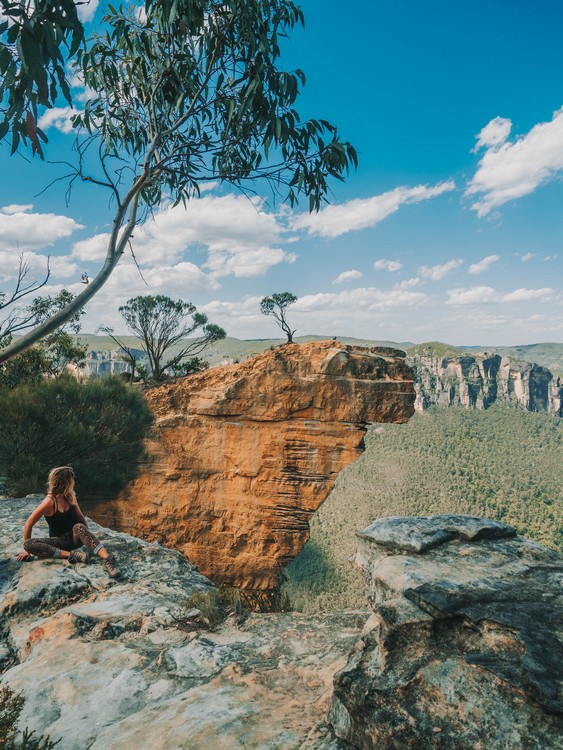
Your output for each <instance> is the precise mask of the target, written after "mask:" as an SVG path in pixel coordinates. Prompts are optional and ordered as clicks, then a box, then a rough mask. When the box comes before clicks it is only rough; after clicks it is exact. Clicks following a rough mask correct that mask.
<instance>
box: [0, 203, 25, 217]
mask: <svg viewBox="0 0 563 750" xmlns="http://www.w3.org/2000/svg"><path fill="white" fill-rule="evenodd" d="M32 208H33V203H12V204H10V205H9V206H2V208H0V214H7V215H8V216H10V215H11V214H21V213H24V212H25V211H31V209H32Z"/></svg>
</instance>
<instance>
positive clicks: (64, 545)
mask: <svg viewBox="0 0 563 750" xmlns="http://www.w3.org/2000/svg"><path fill="white" fill-rule="evenodd" d="M74 481H75V478H74V471H73V470H72V468H71V467H70V466H59V467H57V468H56V469H51V471H50V472H49V484H48V491H47V497H46V498H45V499H44V500H43V501H42V502H41V503H40V505H38V506H37V508H36V509H35V510H34V511H33V513H32V514H31V515H30V516H29V518H28V519H27V521H26V523H25V526H24V527H23V547H24V550H25V552H20V554H19V555H18V556H17V558H16V559H17V560H19V561H22V560H28V559H29V558H30V557H31V555H35V556H36V557H40V558H43V559H45V558H49V557H60V558H63V559H65V560H68V562H69V563H71V564H75V563H79V562H81V563H84V562H87V561H88V558H87V555H86V553H85V552H83V551H81V550H80V549H79V547H82V546H83V545H86V547H88V549H90V550H92V552H93V553H94V554H96V555H98V556H99V557H101V559H102V565H103V566H104V568H105V569H106V571H107V572H108V575H110V576H111V577H112V578H117V577H118V576H119V575H120V570H119V567H118V565H117V562H116V560H115V557H114V556H113V555H112V554H111V553H110V552H108V551H107V550H106V548H105V547H104V545H103V544H102V543H101V542H99V541H98V540H97V539H96V537H95V536H93V535H92V534H91V533H90V531H89V530H88V527H87V525H86V519H85V518H84V515H83V513H82V511H81V510H80V508H79V506H78V502H77V500H76V495H75V494H74ZM41 516H45V518H46V519H47V524H48V525H49V536H48V537H46V538H43V539H32V538H31V530H32V528H33V527H34V526H35V524H36V523H37V521H39V519H40V518H41Z"/></svg>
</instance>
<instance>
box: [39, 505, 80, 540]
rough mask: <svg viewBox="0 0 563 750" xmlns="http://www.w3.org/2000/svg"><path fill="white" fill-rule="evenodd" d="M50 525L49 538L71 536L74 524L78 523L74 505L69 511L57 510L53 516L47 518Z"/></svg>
mask: <svg viewBox="0 0 563 750" xmlns="http://www.w3.org/2000/svg"><path fill="white" fill-rule="evenodd" d="M45 518H46V519H47V523H48V525H49V536H65V535H66V534H70V533H71V531H72V527H73V526H74V524H76V523H78V517H77V515H76V510H75V508H74V505H71V506H70V508H69V509H68V510H63V511H60V510H57V511H55V513H53V515H52V516H45Z"/></svg>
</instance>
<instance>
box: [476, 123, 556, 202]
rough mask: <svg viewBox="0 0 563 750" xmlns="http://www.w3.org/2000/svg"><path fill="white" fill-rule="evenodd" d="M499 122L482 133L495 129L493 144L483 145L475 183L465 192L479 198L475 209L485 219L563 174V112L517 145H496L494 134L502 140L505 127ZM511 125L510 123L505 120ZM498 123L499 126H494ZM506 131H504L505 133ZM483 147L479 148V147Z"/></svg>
mask: <svg viewBox="0 0 563 750" xmlns="http://www.w3.org/2000/svg"><path fill="white" fill-rule="evenodd" d="M500 120H502V118H495V120H491V122H490V123H489V124H488V125H487V126H486V127H485V128H484V129H483V130H482V131H481V133H480V134H479V138H481V135H482V133H483V132H484V131H485V130H486V129H487V128H489V127H490V128H491V131H490V135H489V143H486V138H485V141H483V145H484V146H485V147H486V150H485V153H484V154H483V157H482V158H481V161H480V162H479V165H478V167H477V171H476V173H475V175H474V177H473V179H472V180H471V181H470V182H469V184H468V187H467V189H466V191H465V194H466V195H467V196H479V197H478V198H477V200H476V201H475V203H473V205H472V208H473V209H474V210H475V211H477V214H478V215H479V216H485V215H486V214H488V213H489V212H490V211H491V210H492V209H493V208H495V207H497V206H502V205H503V204H504V203H507V202H508V201H511V200H514V199H515V198H521V197H522V196H524V195H529V194H530V193H532V192H533V191H534V190H536V189H537V188H538V187H539V186H540V185H543V184H545V183H547V182H549V181H551V180H553V179H555V178H557V177H558V176H559V175H560V174H561V173H562V172H563V108H562V109H560V110H558V111H556V112H555V113H554V115H553V118H552V120H551V121H550V122H541V123H539V124H537V125H535V126H534V127H533V128H532V129H531V130H530V132H529V133H527V134H526V135H523V136H521V137H519V138H516V139H515V140H514V141H513V142H510V141H507V140H504V142H503V141H502V140H497V141H495V142H493V141H494V135H493V134H494V133H496V134H497V138H501V137H502V134H503V133H506V135H508V133H507V132H506V128H507V125H506V124H504V125H503V126H502V127H500V126H499V125H498V121H500ZM502 122H503V123H509V120H503V121H502ZM493 123H496V125H493ZM503 128H504V130H503ZM478 145H479V144H478Z"/></svg>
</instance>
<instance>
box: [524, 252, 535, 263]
mask: <svg viewBox="0 0 563 750" xmlns="http://www.w3.org/2000/svg"><path fill="white" fill-rule="evenodd" d="M536 255H537V253H524V255H523V256H522V257H521V258H520V260H521V261H522V263H527V262H528V261H529V260H532V258H535V257H536Z"/></svg>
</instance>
